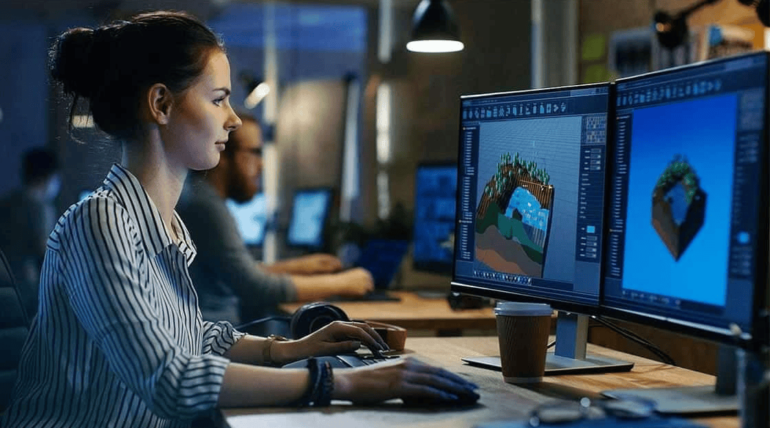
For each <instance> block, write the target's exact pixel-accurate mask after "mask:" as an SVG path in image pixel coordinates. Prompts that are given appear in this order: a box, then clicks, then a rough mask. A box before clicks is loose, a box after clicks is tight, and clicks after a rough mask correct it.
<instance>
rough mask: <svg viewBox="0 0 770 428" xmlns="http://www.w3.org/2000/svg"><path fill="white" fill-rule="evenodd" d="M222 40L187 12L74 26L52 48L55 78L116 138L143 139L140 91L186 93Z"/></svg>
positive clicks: (71, 113) (221, 47)
mask: <svg viewBox="0 0 770 428" xmlns="http://www.w3.org/2000/svg"><path fill="white" fill-rule="evenodd" d="M214 49H219V50H222V51H224V47H223V44H222V41H221V39H220V38H219V37H217V35H216V34H214V32H212V31H211V30H210V29H209V28H208V27H206V26H205V25H204V24H203V23H201V22H200V21H199V20H198V19H196V18H195V17H193V16H191V15H189V14H187V13H184V12H165V11H162V12H152V13H145V14H141V15H137V16H135V17H133V18H131V19H130V20H129V21H116V22H114V23H112V24H109V25H104V26H101V27H98V28H95V29H91V28H73V29H70V30H68V31H66V32H65V33H64V34H62V35H60V36H59V37H58V38H57V40H56V42H55V43H54V45H53V46H52V47H51V50H50V71H51V77H53V79H54V80H55V81H57V82H59V83H60V84H61V85H62V87H63V89H64V92H65V93H66V94H71V95H73V96H74V99H73V101H72V103H73V104H72V109H71V112H70V129H71V128H72V116H73V114H74V110H75V105H76V103H77V101H78V99H80V98H85V99H87V100H88V102H89V108H90V111H91V114H92V115H93V119H94V123H95V124H96V125H97V126H98V127H99V128H100V129H101V130H103V131H104V132H106V133H107V134H109V135H111V136H113V137H115V138H117V139H127V140H131V139H135V138H137V137H138V136H139V129H138V125H139V105H140V97H141V96H142V92H143V91H145V90H147V89H148V88H150V87H151V86H152V85H154V84H156V83H162V84H164V85H166V86H167V87H168V88H169V90H170V91H171V92H172V94H174V95H181V94H183V93H184V92H185V91H186V90H187V89H188V88H189V87H190V85H191V84H192V83H193V81H194V80H195V79H196V78H197V77H198V76H200V75H201V73H202V72H203V70H204V68H205V67H206V63H207V61H208V58H209V55H210V53H211V52H212V51H213V50H214Z"/></svg>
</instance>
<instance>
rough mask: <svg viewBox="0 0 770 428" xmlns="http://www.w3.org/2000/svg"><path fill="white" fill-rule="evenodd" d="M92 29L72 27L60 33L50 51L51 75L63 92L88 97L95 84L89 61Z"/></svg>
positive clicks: (92, 38) (92, 37)
mask: <svg viewBox="0 0 770 428" xmlns="http://www.w3.org/2000/svg"><path fill="white" fill-rule="evenodd" d="M93 44H94V30H92V29H90V28H72V29H70V30H68V31H67V32H65V33H63V34H62V35H60V36H59V37H58V38H57V40H56V43H54V44H53V46H52V48H51V51H50V69H51V77H53V78H54V80H56V81H58V82H60V83H61V84H62V85H63V87H64V92H65V93H70V94H75V95H79V96H82V97H86V98H90V97H91V95H92V94H93V91H94V87H95V86H96V85H97V83H96V82H94V79H92V77H91V74H92V73H91V71H92V70H93V64H91V62H90V58H91V48H92V46H93Z"/></svg>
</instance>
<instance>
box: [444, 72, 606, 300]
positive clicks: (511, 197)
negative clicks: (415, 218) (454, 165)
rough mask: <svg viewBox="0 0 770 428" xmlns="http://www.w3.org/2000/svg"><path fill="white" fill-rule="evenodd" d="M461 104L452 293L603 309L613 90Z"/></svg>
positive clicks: (473, 99) (472, 99)
mask: <svg viewBox="0 0 770 428" xmlns="http://www.w3.org/2000/svg"><path fill="white" fill-rule="evenodd" d="M461 104H462V107H461V130H460V152H459V162H458V198H457V199H458V202H457V213H458V215H457V227H456V232H455V241H456V246H455V256H454V260H455V261H454V263H455V266H454V275H453V282H452V286H453V289H454V290H456V291H463V292H469V293H474V294H485V295H491V296H495V297H498V298H502V299H508V300H516V299H521V298H528V299H533V300H540V301H547V302H550V303H551V304H552V305H553V306H554V307H556V308H572V307H577V308H579V309H580V308H595V307H596V306H597V305H598V302H599V285H600V279H601V261H602V258H601V252H602V219H603V209H604V207H603V198H604V180H605V161H606V156H605V154H606V137H607V111H608V105H609V85H608V84H600V85H588V86H580V87H571V88H556V89H548V90H536V91H523V92H512V93H501V94H491V95H479V96H466V97H463V98H462V100H461Z"/></svg>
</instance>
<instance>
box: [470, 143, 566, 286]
mask: <svg viewBox="0 0 770 428" xmlns="http://www.w3.org/2000/svg"><path fill="white" fill-rule="evenodd" d="M550 179H551V177H550V175H548V173H547V172H546V171H545V170H544V169H538V167H537V163H535V162H532V161H525V160H523V159H521V158H519V155H518V153H517V154H516V156H515V157H513V158H512V157H511V154H510V153H506V154H504V155H501V156H500V161H499V163H498V164H497V173H495V175H494V176H493V177H492V178H491V179H490V180H489V181H488V182H487V184H486V186H484V194H483V195H482V196H481V200H480V201H479V205H478V207H477V209H476V258H477V259H478V260H479V261H481V262H483V263H484V264H486V265H487V266H489V267H491V268H493V269H495V270H497V271H499V272H507V273H517V274H524V275H528V276H533V277H542V276H543V265H544V261H545V251H546V246H547V242H548V233H549V230H550V227H549V226H550V221H551V212H552V208H553V201H554V199H553V196H554V186H552V185H550V184H549V181H550Z"/></svg>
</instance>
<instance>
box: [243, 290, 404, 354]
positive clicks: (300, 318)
mask: <svg viewBox="0 0 770 428" xmlns="http://www.w3.org/2000/svg"><path fill="white" fill-rule="evenodd" d="M276 319H279V320H284V321H289V331H290V335H291V338H292V339H301V338H303V337H305V336H307V335H308V334H310V333H313V332H314V331H316V330H320V329H321V328H323V327H325V326H327V325H329V324H331V323H333V322H334V321H350V318H349V317H348V315H347V314H346V313H345V311H343V310H342V309H340V308H339V307H337V306H334V305H331V304H329V303H326V302H313V303H308V304H305V305H303V306H302V307H300V308H299V309H297V311H296V312H294V315H292V316H291V319H289V318H288V317H267V318H262V319H258V320H254V321H251V322H249V323H246V324H242V325H239V326H238V327H236V329H238V330H240V331H243V332H245V333H249V329H250V328H251V327H252V326H255V325H259V324H262V323H264V322H267V321H271V320H276ZM362 322H364V321H362ZM365 322H366V323H367V324H369V326H370V327H372V328H374V331H376V332H377V334H379V335H380V337H382V339H383V340H384V341H385V343H387V344H388V346H389V347H390V349H393V350H396V351H400V350H403V349H404V344H405V343H406V336H407V331H406V329H404V328H401V327H398V326H395V325H391V324H385V323H381V322H376V321H365Z"/></svg>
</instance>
